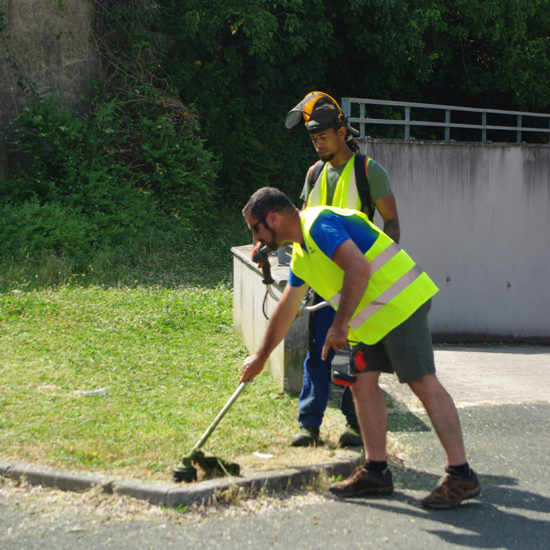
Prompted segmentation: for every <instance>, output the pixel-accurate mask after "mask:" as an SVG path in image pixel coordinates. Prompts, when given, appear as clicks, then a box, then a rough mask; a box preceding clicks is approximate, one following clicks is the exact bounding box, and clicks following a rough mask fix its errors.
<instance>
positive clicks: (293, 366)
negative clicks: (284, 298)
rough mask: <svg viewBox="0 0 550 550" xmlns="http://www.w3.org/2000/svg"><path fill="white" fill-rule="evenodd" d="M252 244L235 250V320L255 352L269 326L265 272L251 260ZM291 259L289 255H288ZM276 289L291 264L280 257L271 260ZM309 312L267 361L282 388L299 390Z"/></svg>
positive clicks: (270, 304)
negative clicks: (280, 262)
mask: <svg viewBox="0 0 550 550" xmlns="http://www.w3.org/2000/svg"><path fill="white" fill-rule="evenodd" d="M251 250H252V245H251V244H250V245H243V246H236V247H234V248H232V249H231V252H233V323H234V326H235V330H236V331H237V333H238V334H239V336H240V337H241V339H242V341H243V343H244V345H245V346H246V348H247V349H248V350H249V352H251V353H253V352H254V351H256V350H257V349H258V347H259V345H260V342H261V340H262V337H263V335H264V332H265V328H266V326H267V319H266V317H265V316H264V313H263V309H264V308H263V307H262V306H263V304H264V298H265V293H266V286H265V285H264V284H263V283H262V272H261V271H260V270H259V269H258V267H257V265H256V264H255V263H253V262H252V261H251V260H250V251H251ZM288 259H290V257H289V258H288ZM270 264H271V274H272V276H273V279H274V280H275V284H274V285H273V287H274V291H275V292H277V293H279V294H280V293H281V292H282V290H283V289H284V287H285V285H286V281H287V278H288V265H279V264H278V261H277V256H274V257H272V258H271V259H270ZM276 303H277V302H276V301H275V300H274V299H273V298H271V297H270V296H268V297H267V299H265V312H266V314H267V316H268V317H269V316H270V315H271V313H272V312H273V309H274V308H275V306H276ZM308 323H309V314H307V313H305V314H304V315H302V316H300V317H297V318H296V320H295V321H294V323H293V325H292V327H291V328H290V330H289V332H288V334H287V336H286V338H285V339H284V341H283V342H281V344H279V345H278V346H277V348H275V350H274V351H273V353H272V354H271V357H270V358H269V361H268V366H269V369H270V372H271V376H272V377H273V378H274V379H275V380H276V381H277V382H278V383H279V384H280V387H281V389H284V390H285V391H287V392H290V393H299V391H300V389H301V387H302V377H303V369H302V364H303V362H304V359H305V356H306V352H307V343H308Z"/></svg>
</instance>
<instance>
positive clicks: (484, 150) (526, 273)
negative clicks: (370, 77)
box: [364, 140, 550, 342]
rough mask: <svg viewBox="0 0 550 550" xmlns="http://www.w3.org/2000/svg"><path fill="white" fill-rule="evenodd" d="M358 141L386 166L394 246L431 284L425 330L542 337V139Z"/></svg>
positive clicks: (549, 230)
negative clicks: (434, 290) (394, 214)
mask: <svg viewBox="0 0 550 550" xmlns="http://www.w3.org/2000/svg"><path fill="white" fill-rule="evenodd" d="M364 150H366V152H367V153H368V154H369V155H370V156H372V157H373V158H374V159H376V160H378V161H379V162H381V163H382V164H383V165H384V166H385V168H386V169H387V171H388V173H389V175H390V179H391V182H392V186H393V189H394V193H395V196H396V199H397V205H398V209H399V216H400V220H401V236H402V237H401V244H402V246H403V247H404V248H405V249H406V250H407V251H408V252H410V253H411V255H412V256H413V257H414V258H415V259H416V260H417V262H418V263H420V264H421V265H422V266H423V267H424V269H426V271H427V272H428V273H429V274H430V276H431V277H432V278H433V280H434V281H435V282H436V284H437V285H438V286H439V288H440V292H439V293H438V294H437V295H436V296H435V297H434V300H433V306H432V311H431V313H430V321H431V327H432V332H433V333H434V336H435V338H436V339H438V340H465V339H468V340H492V339H495V338H498V339H500V338H504V339H508V340H525V341H532V342H538V341H541V342H549V341H550V147H549V146H544V145H540V146H534V145H533V146H531V145H523V146H519V145H511V144H483V145H482V144H477V143H476V144H469V143H443V142H441V143H440V142H415V141H407V142H404V141H393V140H391V141H390V140H369V142H368V143H367V144H366V145H365V146H364ZM375 221H376V220H375ZM378 221H380V220H379V219H378Z"/></svg>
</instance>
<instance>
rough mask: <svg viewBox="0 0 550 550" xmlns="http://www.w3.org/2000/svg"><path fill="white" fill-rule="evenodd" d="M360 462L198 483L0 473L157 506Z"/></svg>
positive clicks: (38, 471) (285, 485) (206, 499)
mask: <svg viewBox="0 0 550 550" xmlns="http://www.w3.org/2000/svg"><path fill="white" fill-rule="evenodd" d="M359 463H360V455H359V454H358V455H357V457H356V458H348V459H345V460H341V461H339V462H327V463H322V464H317V465H314V466H303V467H297V468H285V469H281V470H272V471H266V472H257V473H253V474H250V475H248V476H246V477H237V476H235V477H224V478H218V479H210V480H207V481H201V482H199V483H191V484H185V483H159V482H145V481H140V480H136V479H122V478H114V477H109V476H106V475H93V474H88V473H73V472H68V471H64V470H57V469H55V468H50V467H47V466H40V465H35V464H25V463H2V462H0V476H1V477H5V478H10V479H24V480H26V481H27V482H28V483H30V484H31V485H41V486H44V487H52V488H56V489H60V490H62V491H86V490H88V489H91V488H93V487H100V488H101V489H102V491H103V492H104V493H107V494H117V495H126V496H130V497H133V498H137V499H140V500H145V501H147V502H149V503H151V504H155V505H158V506H166V507H170V508H177V507H179V506H190V505H192V504H208V503H211V502H215V501H216V500H217V499H218V498H219V497H222V496H223V495H224V494H227V493H229V492H231V491H235V490H236V491H238V492H243V493H245V494H246V495H247V496H253V495H255V494H258V493H260V492H266V493H270V494H274V493H284V492H285V491H288V490H290V489H299V488H301V487H304V486H306V485H308V484H311V483H313V482H315V480H317V479H318V478H319V477H320V476H323V475H325V476H338V475H341V476H342V477H346V476H347V475H348V474H349V473H351V471H352V470H353V468H355V466H357V465H358V464H359Z"/></svg>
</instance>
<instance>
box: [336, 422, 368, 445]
mask: <svg viewBox="0 0 550 550" xmlns="http://www.w3.org/2000/svg"><path fill="white" fill-rule="evenodd" d="M338 446H339V447H362V446H363V438H362V437H361V434H360V433H359V432H358V431H357V430H356V429H355V428H352V427H351V426H350V425H349V424H348V425H347V426H346V431H345V432H344V433H343V434H342V435H341V436H340V439H339V440H338Z"/></svg>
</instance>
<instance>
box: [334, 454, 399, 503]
mask: <svg viewBox="0 0 550 550" xmlns="http://www.w3.org/2000/svg"><path fill="white" fill-rule="evenodd" d="M368 466H369V463H368V461H367V462H365V463H364V464H362V465H361V466H357V468H355V470H353V472H352V473H351V475H350V476H349V477H348V478H346V479H344V480H343V481H338V482H337V483H333V484H332V485H331V486H330V487H329V489H330V492H331V493H333V494H334V495H336V496H337V497H342V498H345V497H356V496H359V495H389V494H390V493H392V492H393V480H392V475H391V472H390V470H389V468H386V469H385V470H383V471H382V472H371V471H369V470H368Z"/></svg>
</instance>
